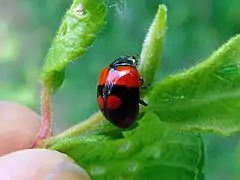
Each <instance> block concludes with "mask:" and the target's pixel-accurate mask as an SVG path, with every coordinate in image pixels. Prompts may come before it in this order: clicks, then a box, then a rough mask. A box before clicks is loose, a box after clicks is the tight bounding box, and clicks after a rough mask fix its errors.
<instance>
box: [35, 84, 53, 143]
mask: <svg viewBox="0 0 240 180" xmlns="http://www.w3.org/2000/svg"><path fill="white" fill-rule="evenodd" d="M51 116H52V114H51V98H50V86H49V84H47V83H45V84H44V86H43V91H42V126H41V128H40V129H39V131H38V134H37V137H36V138H35V140H34V141H33V144H32V147H33V148H34V147H38V145H39V144H40V143H41V141H42V140H44V139H45V138H47V137H49V136H51V135H52V131H51V122H52V117H51Z"/></svg>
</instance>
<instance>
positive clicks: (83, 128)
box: [44, 111, 105, 147]
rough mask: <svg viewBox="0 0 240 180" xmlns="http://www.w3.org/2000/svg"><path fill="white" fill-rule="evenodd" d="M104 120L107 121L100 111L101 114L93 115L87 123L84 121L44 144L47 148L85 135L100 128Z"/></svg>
mask: <svg viewBox="0 0 240 180" xmlns="http://www.w3.org/2000/svg"><path fill="white" fill-rule="evenodd" d="M104 120H105V118H104V117H103V115H102V113H101V112H100V111H99V112H97V113H95V114H93V115H92V116H90V117H89V118H88V119H86V120H85V121H82V122H80V123H79V124H77V125H75V126H72V127H70V128H69V129H67V130H66V131H64V132H62V133H60V134H58V135H56V136H54V137H52V138H50V139H48V140H46V142H45V143H44V144H45V147H46V146H49V145H51V144H53V143H54V142H56V141H57V140H59V139H62V138H71V137H76V136H78V135H80V134H83V133H85V132H87V131H89V130H90V129H92V128H94V127H96V126H98V125H99V124H101V123H102V122H103V121H104Z"/></svg>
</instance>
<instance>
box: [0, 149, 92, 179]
mask: <svg viewBox="0 0 240 180" xmlns="http://www.w3.org/2000/svg"><path fill="white" fill-rule="evenodd" d="M0 179H5V180H7V179H11V180H33V179H34V180H66V179H68V180H90V177H89V175H88V174H87V173H86V171H85V170H84V169H83V168H81V167H79V166H77V165H76V164H74V163H73V161H72V160H71V159H70V158H68V157H67V156H66V155H64V154H62V153H60V152H57V151H52V150H47V149H27V150H21V151H16V152H14V153H10V154H8V155H5V156H2V157H0Z"/></svg>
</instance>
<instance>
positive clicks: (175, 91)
mask: <svg viewBox="0 0 240 180" xmlns="http://www.w3.org/2000/svg"><path fill="white" fill-rule="evenodd" d="M239 63H240V35H237V36H235V37H233V38H232V39H231V40H229V42H227V43H226V44H224V45H223V46H222V47H221V48H220V49H218V50H217V51H216V52H214V53H213V54H212V55H211V56H210V57H208V58H207V59H206V60H204V61H203V62H201V63H199V64H197V65H196V66H194V67H192V68H190V69H189V70H185V71H182V72H180V73H178V74H176V75H173V76H169V77H168V78H166V79H164V80H163V81H162V82H158V83H156V84H155V85H154V87H153V88H152V90H151V91H150V92H149V94H148V95H147V101H148V104H149V106H148V109H145V110H144V111H148V112H149V111H153V112H155V113H156V114H157V115H158V116H159V118H160V119H161V120H162V121H165V122H168V123H171V124H172V125H177V126H180V128H182V129H184V130H195V131H199V132H215V133H219V134H221V135H225V136H227V135H232V134H234V133H237V132H239V131H240V113H239V112H240V69H239Z"/></svg>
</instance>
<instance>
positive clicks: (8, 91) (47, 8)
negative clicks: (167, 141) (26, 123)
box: [0, 0, 240, 180]
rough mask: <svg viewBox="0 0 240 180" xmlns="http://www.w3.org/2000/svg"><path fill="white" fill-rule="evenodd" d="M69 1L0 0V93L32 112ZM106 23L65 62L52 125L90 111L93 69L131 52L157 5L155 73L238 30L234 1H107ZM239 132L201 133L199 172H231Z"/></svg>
mask: <svg viewBox="0 0 240 180" xmlns="http://www.w3.org/2000/svg"><path fill="white" fill-rule="evenodd" d="M71 3H72V0H21V1H17V0H8V1H4V0H0V99H1V100H13V101H17V102H20V103H22V104H25V105H27V106H29V107H31V108H32V109H34V110H36V111H37V112H39V113H40V108H39V107H40V81H39V72H40V70H41V65H42V63H43V60H44V57H45V55H46V52H47V50H48V48H49V47H50V44H51V41H52V39H53V37H54V35H55V32H56V30H57V29H58V27H59V24H60V22H61V19H62V16H63V15H64V13H65V12H66V10H67V8H68V7H69V6H70V4H71ZM107 3H108V8H109V11H108V16H107V25H106V27H105V28H104V30H103V31H102V32H101V33H100V34H99V36H98V38H97V39H96V41H95V43H94V45H93V46H92V47H91V48H89V51H88V52H87V54H85V55H84V56H83V57H82V58H81V60H79V61H77V62H75V63H73V64H71V65H70V66H69V67H68V68H67V72H66V73H67V74H66V80H65V82H64V84H63V87H62V88H61V89H60V90H59V91H58V93H57V94H55V95H54V96H53V100H52V101H53V118H54V131H55V132H56V133H57V132H60V131H62V130H63V129H66V128H67V127H69V126H71V125H73V124H75V123H77V122H79V121H81V120H84V119H85V118H87V117H88V116H90V115H91V114H92V113H94V112H96V111H97V110H98V108H97V105H96V100H95V94H96V84H97V80H98V75H99V72H100V70H101V69H102V68H103V67H105V66H106V65H107V64H108V63H109V62H111V61H112V60H113V59H115V58H116V57H118V56H121V55H124V54H137V53H139V52H140V50H141V44H142V41H143V39H144V37H145V34H146V32H147V30H148V27H149V25H150V23H151V22H152V20H153V18H154V15H155V13H156V11H157V8H158V5H159V4H160V3H163V4H165V5H167V7H168V31H167V36H166V38H165V44H164V55H163V59H162V63H161V72H160V73H159V74H158V77H157V78H158V79H161V78H163V77H164V76H167V75H169V74H172V73H175V72H178V71H180V70H181V69H184V68H188V67H190V66H192V65H194V64H196V63H197V62H199V61H201V60H202V59H204V58H205V57H207V56H208V55H209V54H210V53H211V52H212V51H214V50H216V49H217V48H218V47H219V46H220V45H221V44H223V43H224V42H226V41H227V40H228V39H229V38H230V37H232V36H233V35H235V34H237V33H239V32H240V1H239V0H227V1H226V0H202V1H197V0H195V1H194V0H178V1H177V0H141V1H138V0H108V1H107ZM238 139H239V136H234V137H230V138H222V137H219V136H216V135H211V134H206V135H204V140H205V146H206V167H205V170H204V171H205V172H206V179H207V180H232V179H233V180H234V179H237V174H236V173H237V165H236V154H237V153H236V152H237V148H236V147H237V143H238Z"/></svg>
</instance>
